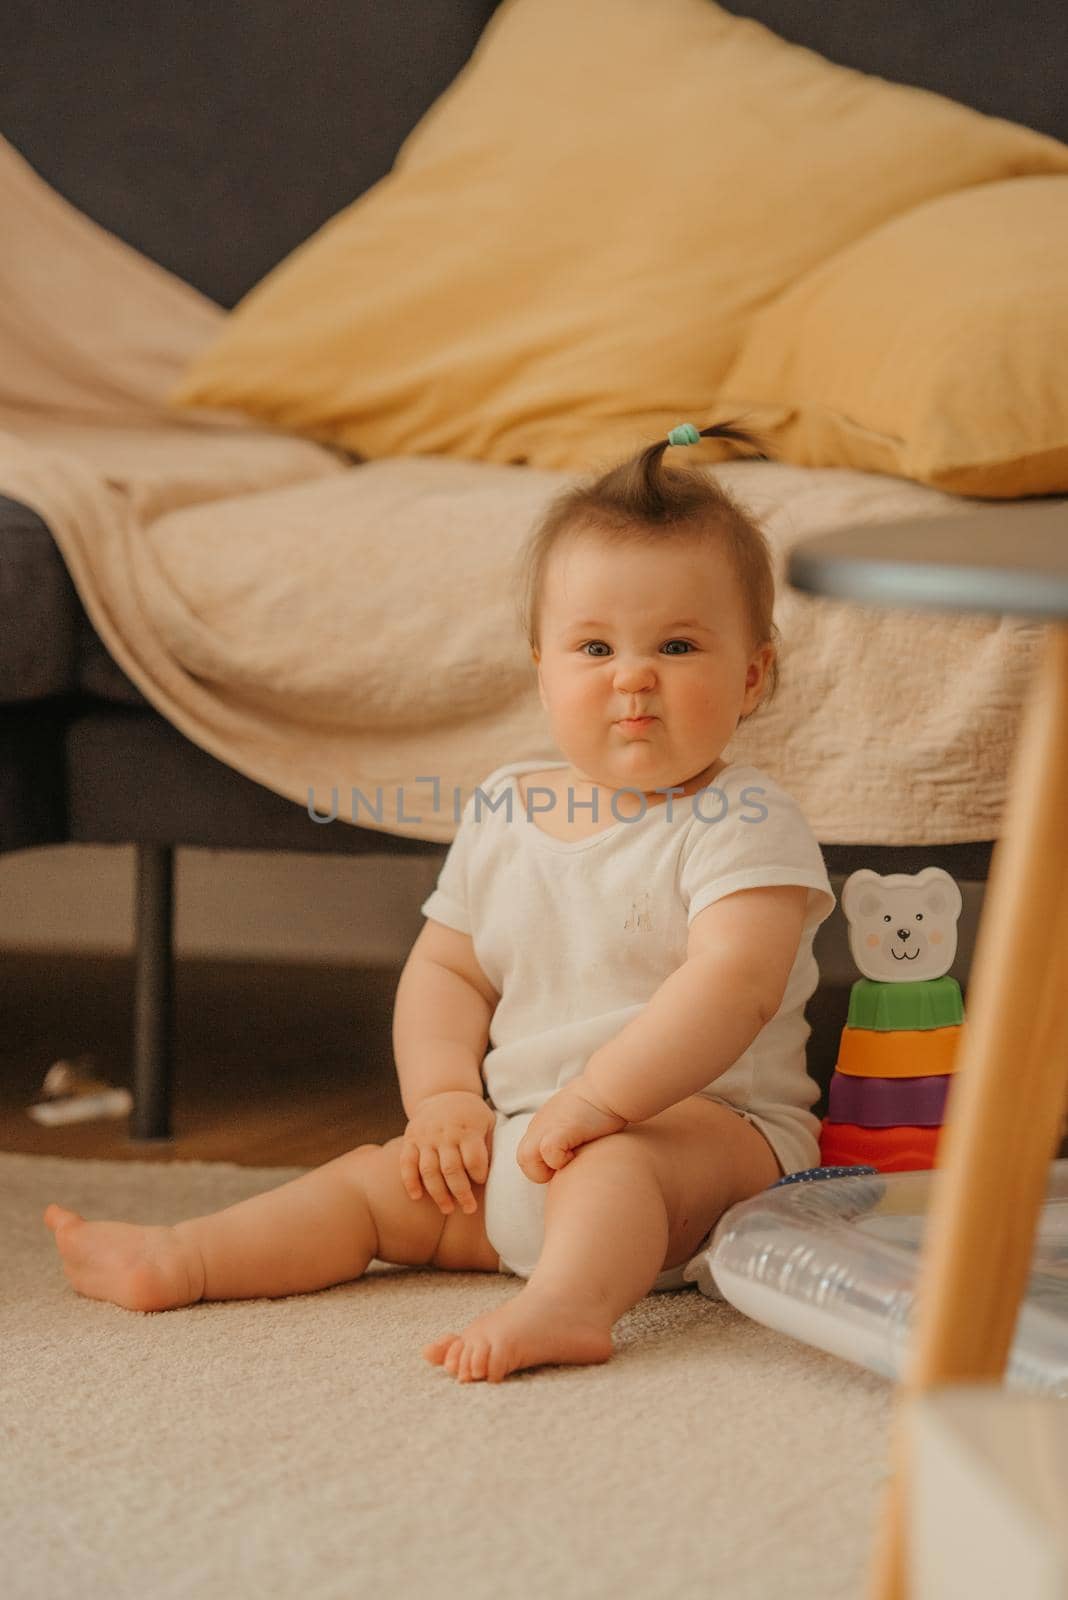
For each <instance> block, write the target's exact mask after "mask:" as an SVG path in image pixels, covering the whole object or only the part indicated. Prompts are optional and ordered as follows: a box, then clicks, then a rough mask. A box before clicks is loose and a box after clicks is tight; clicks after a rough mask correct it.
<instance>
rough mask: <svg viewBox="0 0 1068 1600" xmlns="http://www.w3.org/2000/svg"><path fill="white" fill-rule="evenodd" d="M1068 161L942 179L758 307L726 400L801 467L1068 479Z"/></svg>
mask: <svg viewBox="0 0 1068 1600" xmlns="http://www.w3.org/2000/svg"><path fill="white" fill-rule="evenodd" d="M1066 368H1068V177H1049V178H1013V179H1010V180H1009V181H1007V182H1003V183H987V184H980V185H978V186H977V187H975V188H972V189H965V190H963V191H961V192H960V193H959V194H950V195H944V196H943V197H942V198H940V199H938V200H930V201H928V202H927V203H926V204H925V205H921V206H917V207H916V209H915V210H913V211H909V212H908V213H906V215H905V216H903V217H896V218H894V220H893V221H892V222H887V223H884V225H883V226H882V227H881V228H877V229H875V231H874V232H872V233H870V234H868V235H866V237H865V238H863V239H861V240H859V241H858V242H857V243H856V244H854V245H851V246H849V247H848V248H847V249H845V250H842V251H839V252H838V254H836V255H834V256H833V257H832V258H831V259H830V260H829V261H826V262H824V263H823V265H822V266H819V267H817V268H815V270H814V271H812V272H810V273H808V274H807V275H806V276H805V277H804V278H803V279H802V280H801V281H800V282H799V283H797V284H795V285H794V286H793V287H792V288H790V289H788V290H787V291H786V293H785V294H784V295H781V296H780V297H779V298H778V299H777V300H776V301H775V302H774V303H773V304H772V305H770V306H768V307H767V308H766V309H765V310H764V311H762V312H761V313H760V315H759V316H758V317H757V318H756V319H755V321H754V322H753V324H752V325H751V327H750V329H749V333H748V336H747V339H746V342H745V346H744V348H743V350H742V352H741V355H740V356H739V358H738V360H737V362H736V363H735V365H734V367H733V368H732V369H731V371H730V373H728V375H727V377H726V379H725V380H724V385H723V396H724V398H723V399H722V400H721V404H723V405H725V406H726V407H727V408H728V409H733V408H734V407H736V406H742V405H745V404H746V403H747V402H749V401H753V402H756V405H755V408H754V410H753V412H752V419H751V420H752V422H753V423H754V425H760V427H761V429H762V431H763V432H764V434H765V436H766V437H767V438H769V439H770V440H771V441H772V444H773V447H774V452H775V454H776V455H778V456H780V457H781V458H782V459H784V460H787V461H795V462H799V463H800V464H801V465H802V466H813V467H822V466H845V467H860V468H862V469H865V470H867V471H871V472H887V473H892V474H895V475H896V476H899V477H903V478H915V479H916V480H917V481H918V482H920V483H929V484H932V485H933V486H934V487H935V488H938V489H944V490H949V491H952V492H953V493H956V494H967V495H979V496H988V497H991V498H999V499H1000V498H1009V497H1013V496H1017V495H1029V494H1063V493H1065V492H1066V491H1068V383H1066V381H1065V371H1066Z"/></svg>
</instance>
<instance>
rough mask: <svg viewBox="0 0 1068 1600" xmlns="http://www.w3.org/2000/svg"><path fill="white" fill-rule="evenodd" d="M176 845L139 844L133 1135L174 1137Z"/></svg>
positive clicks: (162, 1137)
mask: <svg viewBox="0 0 1068 1600" xmlns="http://www.w3.org/2000/svg"><path fill="white" fill-rule="evenodd" d="M173 934H174V847H173V846H172V845H162V844H142V845H138V846H137V910H136V934H135V938H136V950H135V954H134V961H135V966H134V1088H133V1096H134V1103H133V1111H132V1113H131V1117H130V1137H131V1138H132V1139H171V1138H173V1134H172V1132H171V1059H172V1055H171V1052H172V1044H173V1040H172V1023H173V984H174V949H173Z"/></svg>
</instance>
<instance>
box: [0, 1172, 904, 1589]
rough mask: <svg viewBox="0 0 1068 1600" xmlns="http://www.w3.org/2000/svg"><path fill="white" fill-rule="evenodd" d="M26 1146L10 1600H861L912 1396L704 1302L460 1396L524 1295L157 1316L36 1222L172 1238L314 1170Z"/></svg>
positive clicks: (377, 1281) (512, 1282) (306, 1300)
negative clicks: (895, 1440)
mask: <svg viewBox="0 0 1068 1600" xmlns="http://www.w3.org/2000/svg"><path fill="white" fill-rule="evenodd" d="M301 1170H303V1169H300V1168H292V1167H290V1168H270V1169H251V1168H247V1167H238V1166H233V1165H230V1164H216V1163H204V1162H178V1163H168V1164H159V1163H149V1162H139V1161H132V1162H125V1161H124V1162H106V1161H71V1160H64V1159H60V1158H55V1157H45V1156H26V1155H0V1240H2V1241H3V1242H2V1246H0V1249H2V1254H3V1259H2V1269H3V1270H2V1278H0V1282H2V1286H3V1287H2V1309H0V1361H2V1369H0V1440H2V1446H3V1448H2V1457H0V1539H2V1552H3V1554H2V1563H3V1576H2V1579H0V1588H2V1590H3V1593H4V1594H5V1596H6V1597H7V1600H51V1597H59V1596H77V1597H79V1600H98V1597H99V1600H105V1597H106V1600H125V1597H127V1596H128V1597H130V1600H135V1597H136V1600H146V1597H148V1600H178V1597H179V1596H181V1597H185V1596H195V1597H196V1600H235V1597H236V1600H241V1597H244V1596H246V1595H247V1596H255V1597H256V1600H261V1597H262V1600H270V1597H274V1596H278V1597H280V1600H283V1597H284V1600H294V1597H297V1596H300V1597H301V1600H334V1597H337V1600H342V1597H344V1600H352V1597H354V1596H362V1595H368V1596H378V1597H382V1600H393V1597H396V1596H409V1595H410V1596H413V1597H419V1600H424V1597H425V1600H503V1597H513V1596H514V1597H517V1600H527V1597H530V1600H541V1597H542V1596H546V1595H552V1596H560V1597H564V1600H570V1597H575V1600H578V1597H582V1600H596V1597H600V1596H604V1597H605V1600H608V1597H611V1600H619V1597H629V1596H642V1597H644V1596H650V1595H651V1596H667V1597H672V1600H676V1597H677V1600H690V1597H693V1600H709V1597H721V1596H722V1597H723V1600H765V1597H766V1600H772V1597H774V1600H807V1597H809V1596H811V1597H813V1600H815V1597H817V1596H818V1597H820V1600H833V1597H842V1600H859V1597H861V1596H862V1595H863V1593H864V1592H865V1583H866V1575H867V1571H868V1562H869V1549H870V1544H871V1541H872V1538H873V1535H874V1527H875V1520H876V1514H877V1508H878V1505H879V1501H880V1498H881V1497H880V1494H879V1487H880V1485H881V1483H882V1482H883V1480H884V1478H885V1475H886V1452H887V1438H888V1424H889V1419H890V1411H891V1400H892V1390H891V1388H890V1386H889V1385H887V1384H886V1383H884V1382H883V1381H882V1380H880V1379H877V1378H875V1377H872V1376H870V1375H869V1374H867V1373H865V1372H862V1371H860V1370H859V1369H857V1368H854V1367H851V1366H848V1365H846V1364H845V1363H843V1362H841V1361H838V1360H836V1359H835V1358H833V1357H831V1356H827V1355H824V1354H822V1353H820V1352H818V1351H815V1350H810V1349H808V1348H807V1347H806V1346H804V1345H801V1344H799V1343H797V1342H795V1341H794V1340H791V1339H787V1338H784V1337H783V1336H782V1335H779V1334H776V1333H772V1332H771V1331H769V1330H767V1329H764V1328H762V1327H760V1326H759V1325H758V1324H756V1323H753V1322H750V1321H748V1320H747V1319H746V1318H745V1317H743V1316H742V1315H741V1314H740V1313H739V1312H736V1311H735V1310H733V1308H731V1307H729V1306H725V1305H720V1304H717V1303H714V1302H712V1301H710V1300H706V1299H705V1298H704V1297H703V1296H702V1295H700V1294H699V1293H698V1292H697V1290H696V1289H687V1290H683V1291H680V1292H679V1293H674V1294H660V1295H651V1296H649V1297H647V1298H646V1299H645V1300H643V1301H642V1302H641V1304H640V1305H638V1306H636V1307H635V1308H634V1309H633V1310H632V1311H630V1312H628V1313H627V1315H626V1316H624V1317H623V1318H622V1319H621V1321H620V1322H619V1323H617V1324H616V1327H615V1330H614V1334H613V1337H614V1340H615V1345H616V1354H615V1355H614V1357H613V1359H612V1360H611V1361H610V1362H608V1363H606V1364H605V1365H603V1366H595V1367H542V1368H539V1369H536V1370H531V1371H528V1372H524V1373H518V1374H515V1375H514V1376H512V1377H509V1378H507V1379H506V1380H505V1381H504V1382H503V1383H501V1384H495V1385H489V1384H485V1383H472V1384H458V1383H456V1382H455V1381H454V1380H453V1379H452V1378H451V1377H450V1376H449V1375H448V1374H446V1373H444V1372H443V1371H442V1370H441V1369H440V1368H437V1367H432V1366H430V1365H429V1363H427V1362H426V1361H424V1359H423V1357H422V1356H421V1354H420V1348H421V1346H422V1344H423V1343H424V1342H426V1341H427V1340H429V1339H430V1338H433V1337H434V1336H436V1335H437V1334H439V1333H442V1332H445V1331H447V1330H449V1329H450V1328H457V1329H459V1328H461V1327H462V1326H463V1325H464V1323H465V1322H467V1321H468V1320H470V1318H471V1317H473V1316H475V1315H477V1314H478V1313H479V1312H480V1311H483V1310H486V1309H487V1308H489V1307H491V1306H493V1305H496V1304H498V1303H499V1302H500V1301H501V1300H502V1299H505V1298H507V1297H509V1296H511V1295H514V1294H516V1293H518V1292H519V1283H518V1280H516V1279H514V1278H506V1277H500V1276H496V1275H487V1274H482V1273H440V1272H436V1271H433V1270H430V1271H426V1270H414V1269H410V1268H403V1267H390V1266H386V1265H385V1264H383V1263H377V1262H376V1263H373V1264H372V1266H371V1269H370V1271H369V1273H368V1274H367V1275H366V1276H365V1277H364V1278H363V1279H361V1280H360V1281H359V1282H356V1283H351V1284H346V1285H343V1286H341V1287H338V1288H335V1289H330V1290H325V1291H323V1292H321V1293H318V1294H312V1295H301V1296H293V1297H291V1298H289V1299H287V1300H280V1301H267V1300H257V1301H246V1302H238V1301H228V1302H216V1303H215V1304H206V1305H199V1306H194V1307H190V1308H188V1309H186V1310H183V1311H170V1312H163V1313H158V1314H154V1315H147V1316H146V1315H144V1314H141V1313H138V1312H130V1311H124V1310H121V1309H120V1308H118V1307H115V1306H110V1305H104V1304H102V1303H99V1302H96V1301H92V1300H86V1299H84V1298H82V1297H81V1296H79V1295H76V1294H75V1293H74V1291H73V1290H72V1289H71V1288H70V1286H69V1284H68V1283H67V1280H66V1278H65V1277H64V1276H63V1272H62V1268H61V1266H60V1264H59V1258H58V1255H57V1254H56V1251H55V1246H54V1244H53V1242H52V1238H51V1235H50V1234H49V1233H48V1231H47V1230H46V1229H45V1227H44V1225H43V1223H42V1222H41V1220H40V1214H41V1211H42V1210H43V1208H44V1206H45V1205H46V1204H47V1203H48V1201H50V1200H53V1199H54V1200H58V1201H60V1202H62V1203H63V1204H66V1205H70V1206H74V1207H75V1208H77V1209H78V1210H80V1211H83V1212H84V1213H85V1214H86V1215H88V1216H90V1217H121V1218H126V1219H129V1220H136V1221H143V1222H157V1223H163V1222H174V1221H178V1220H179V1219H180V1218H182V1217H185V1216H195V1215H198V1214H200V1213H202V1212H205V1211H209V1210H215V1209H217V1208H218V1207H220V1206H223V1205H229V1204H230V1203H232V1202H233V1201H235V1200H240V1199H243V1198H244V1197H245V1196H246V1195H251V1194H254V1193H258V1192H259V1191H260V1190H262V1189H265V1188H271V1187H273V1186H274V1185H275V1184H277V1183H280V1182H284V1181H285V1180H286V1179H287V1178H290V1177H294V1176H296V1174H297V1172H299V1171H301Z"/></svg>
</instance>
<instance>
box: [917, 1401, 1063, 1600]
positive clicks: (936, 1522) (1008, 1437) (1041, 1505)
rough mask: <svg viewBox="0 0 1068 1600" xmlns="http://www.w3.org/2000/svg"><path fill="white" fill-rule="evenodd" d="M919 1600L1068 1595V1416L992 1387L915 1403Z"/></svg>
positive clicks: (1055, 1405)
mask: <svg viewBox="0 0 1068 1600" xmlns="http://www.w3.org/2000/svg"><path fill="white" fill-rule="evenodd" d="M906 1426H907V1427H908V1429H909V1432H910V1451H911V1471H910V1474H909V1487H908V1506H907V1516H908V1519H909V1520H908V1541H907V1542H908V1567H909V1574H910V1577H909V1585H908V1593H909V1594H910V1595H911V1596H913V1600H1005V1596H1006V1595H1011V1596H1012V1597H1013V1600H1064V1597H1065V1596H1066V1595H1068V1406H1066V1405H1065V1403H1064V1402H1063V1401H1062V1400H1054V1399H1048V1398H1045V1397H1042V1396H1038V1395H1022V1394H1018V1393H1013V1392H1011V1391H1009V1390H1006V1389H1003V1388H1001V1387H999V1386H997V1385H993V1384H982V1383H965V1384H953V1385H944V1386H940V1387H938V1388H935V1389H930V1390H928V1391H926V1392H925V1393H924V1394H921V1395H918V1396H916V1397H914V1398H913V1399H912V1400H910V1401H909V1402H908V1403H907V1413H906Z"/></svg>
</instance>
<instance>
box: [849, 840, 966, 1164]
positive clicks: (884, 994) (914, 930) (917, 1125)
mask: <svg viewBox="0 0 1068 1600" xmlns="http://www.w3.org/2000/svg"><path fill="white" fill-rule="evenodd" d="M841 905H842V910H843V912H844V913H845V916H846V919H847V920H848V923H849V948H850V951H851V952H852V956H853V960H854V961H855V962H856V964H857V966H858V968H859V969H860V971H861V972H862V973H863V974H864V976H863V977H862V978H858V979H857V981H856V982H855V983H854V984H853V987H852V989H851V990H850V994H849V1013H848V1016H847V1018H846V1025H845V1027H844V1028H843V1029H842V1037H841V1042H840V1045H839V1051H838V1060H837V1063H836V1066H835V1071H834V1074H833V1076H832V1078H831V1085H830V1102H829V1106H828V1110H827V1115H826V1117H825V1118H824V1121H823V1127H822V1130H821V1133H820V1160H821V1162H822V1164H823V1165H824V1166H825V1167H832V1166H834V1167H837V1166H843V1167H851V1166H859V1165H867V1166H872V1167H875V1168H876V1169H877V1170H878V1171H880V1172H904V1171H910V1172H911V1171H917V1170H920V1169H923V1168H930V1167H933V1166H934V1165H935V1159H936V1156H937V1154H938V1141H939V1136H940V1134H941V1131H942V1124H943V1121H944V1120H945V1110H946V1100H947V1097H948V1093H949V1086H950V1084H951V1082H952V1081H953V1074H954V1072H955V1071H956V1065H957V1051H958V1047H959V1045H960V1040H961V1032H962V1029H963V1025H964V1002H963V1000H962V998H961V992H960V985H959V984H958V982H957V980H956V978H951V977H949V976H948V973H949V968H950V967H951V966H952V965H953V958H954V956H955V955H956V953H957V919H958V917H959V916H960V911H961V905H962V900H961V892H960V889H959V888H958V886H957V884H956V883H955V882H954V880H953V879H952V878H951V877H950V875H949V873H948V872H943V871H942V868H941V867H925V868H924V869H923V871H922V872H918V873H916V874H915V875H910V874H909V873H904V872H895V873H891V874H889V875H888V876H886V877H881V876H880V875H879V873H877V872H870V871H868V869H867V868H864V869H863V870H862V871H860V872H854V873H851V874H850V876H849V877H848V878H847V879H846V881H845V883H844V884H843V886H842V896H841Z"/></svg>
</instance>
